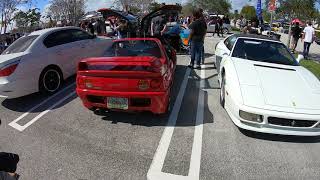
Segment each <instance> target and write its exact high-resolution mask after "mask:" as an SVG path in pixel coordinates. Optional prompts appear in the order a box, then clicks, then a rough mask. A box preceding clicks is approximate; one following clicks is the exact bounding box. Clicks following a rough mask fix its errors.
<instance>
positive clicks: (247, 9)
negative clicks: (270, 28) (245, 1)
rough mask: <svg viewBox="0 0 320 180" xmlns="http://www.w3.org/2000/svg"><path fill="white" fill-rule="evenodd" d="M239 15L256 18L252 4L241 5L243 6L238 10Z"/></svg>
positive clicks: (251, 18)
mask: <svg viewBox="0 0 320 180" xmlns="http://www.w3.org/2000/svg"><path fill="white" fill-rule="evenodd" d="M240 14H241V15H243V16H244V17H245V18H246V19H250V20H253V19H257V15H256V9H255V7H253V6H249V5H246V6H243V8H242V9H241V12H240Z"/></svg>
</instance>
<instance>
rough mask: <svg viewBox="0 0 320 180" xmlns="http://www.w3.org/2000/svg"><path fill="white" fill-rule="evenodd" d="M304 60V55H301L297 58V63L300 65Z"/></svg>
mask: <svg viewBox="0 0 320 180" xmlns="http://www.w3.org/2000/svg"><path fill="white" fill-rule="evenodd" d="M302 59H304V57H303V55H301V54H299V55H298V57H297V61H298V63H300V61H301V60H302Z"/></svg>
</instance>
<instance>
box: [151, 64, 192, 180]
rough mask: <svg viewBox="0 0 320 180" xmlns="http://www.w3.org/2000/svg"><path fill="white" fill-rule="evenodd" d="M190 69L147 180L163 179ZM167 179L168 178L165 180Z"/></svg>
mask: <svg viewBox="0 0 320 180" xmlns="http://www.w3.org/2000/svg"><path fill="white" fill-rule="evenodd" d="M190 72H191V69H190V68H188V69H187V70H186V72H185V75H184V78H183V81H182V84H181V86H180V90H179V93H178V96H177V99H176V101H175V103H174V106H173V109H172V112H171V114H170V116H169V120H168V124H167V127H166V128H165V130H164V132H163V134H162V137H161V140H160V142H159V145H158V148H157V150H156V153H155V155H154V158H153V160H152V163H151V166H150V168H149V171H148V174H147V178H148V179H149V180H155V179H163V178H162V176H163V175H162V174H163V173H162V172H161V171H162V167H163V164H164V160H165V158H166V155H167V152H168V149H169V145H170V142H171V138H172V134H173V130H174V127H175V125H176V122H177V118H178V115H179V111H180V107H181V104H182V100H183V96H184V93H185V90H186V87H187V84H188V77H189V75H190ZM166 179H168V178H166Z"/></svg>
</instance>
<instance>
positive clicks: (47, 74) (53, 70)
mask: <svg viewBox="0 0 320 180" xmlns="http://www.w3.org/2000/svg"><path fill="white" fill-rule="evenodd" d="M62 82H63V77H62V72H61V70H60V69H59V68H58V67H56V66H49V67H47V68H45V69H44V70H43V71H42V73H41V75H40V78H39V90H40V92H41V93H44V94H48V95H50V94H54V93H56V92H57V91H58V90H59V89H60V87H61V85H62Z"/></svg>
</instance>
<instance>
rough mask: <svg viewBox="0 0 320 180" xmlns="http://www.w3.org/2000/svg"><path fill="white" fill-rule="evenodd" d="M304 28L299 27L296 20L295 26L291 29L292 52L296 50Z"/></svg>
mask: <svg viewBox="0 0 320 180" xmlns="http://www.w3.org/2000/svg"><path fill="white" fill-rule="evenodd" d="M301 33H302V29H301V28H300V27H299V23H298V22H296V23H295V26H294V27H292V29H291V35H292V43H291V50H292V53H294V52H295V51H296V48H297V45H298V41H299V39H300V37H301Z"/></svg>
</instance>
